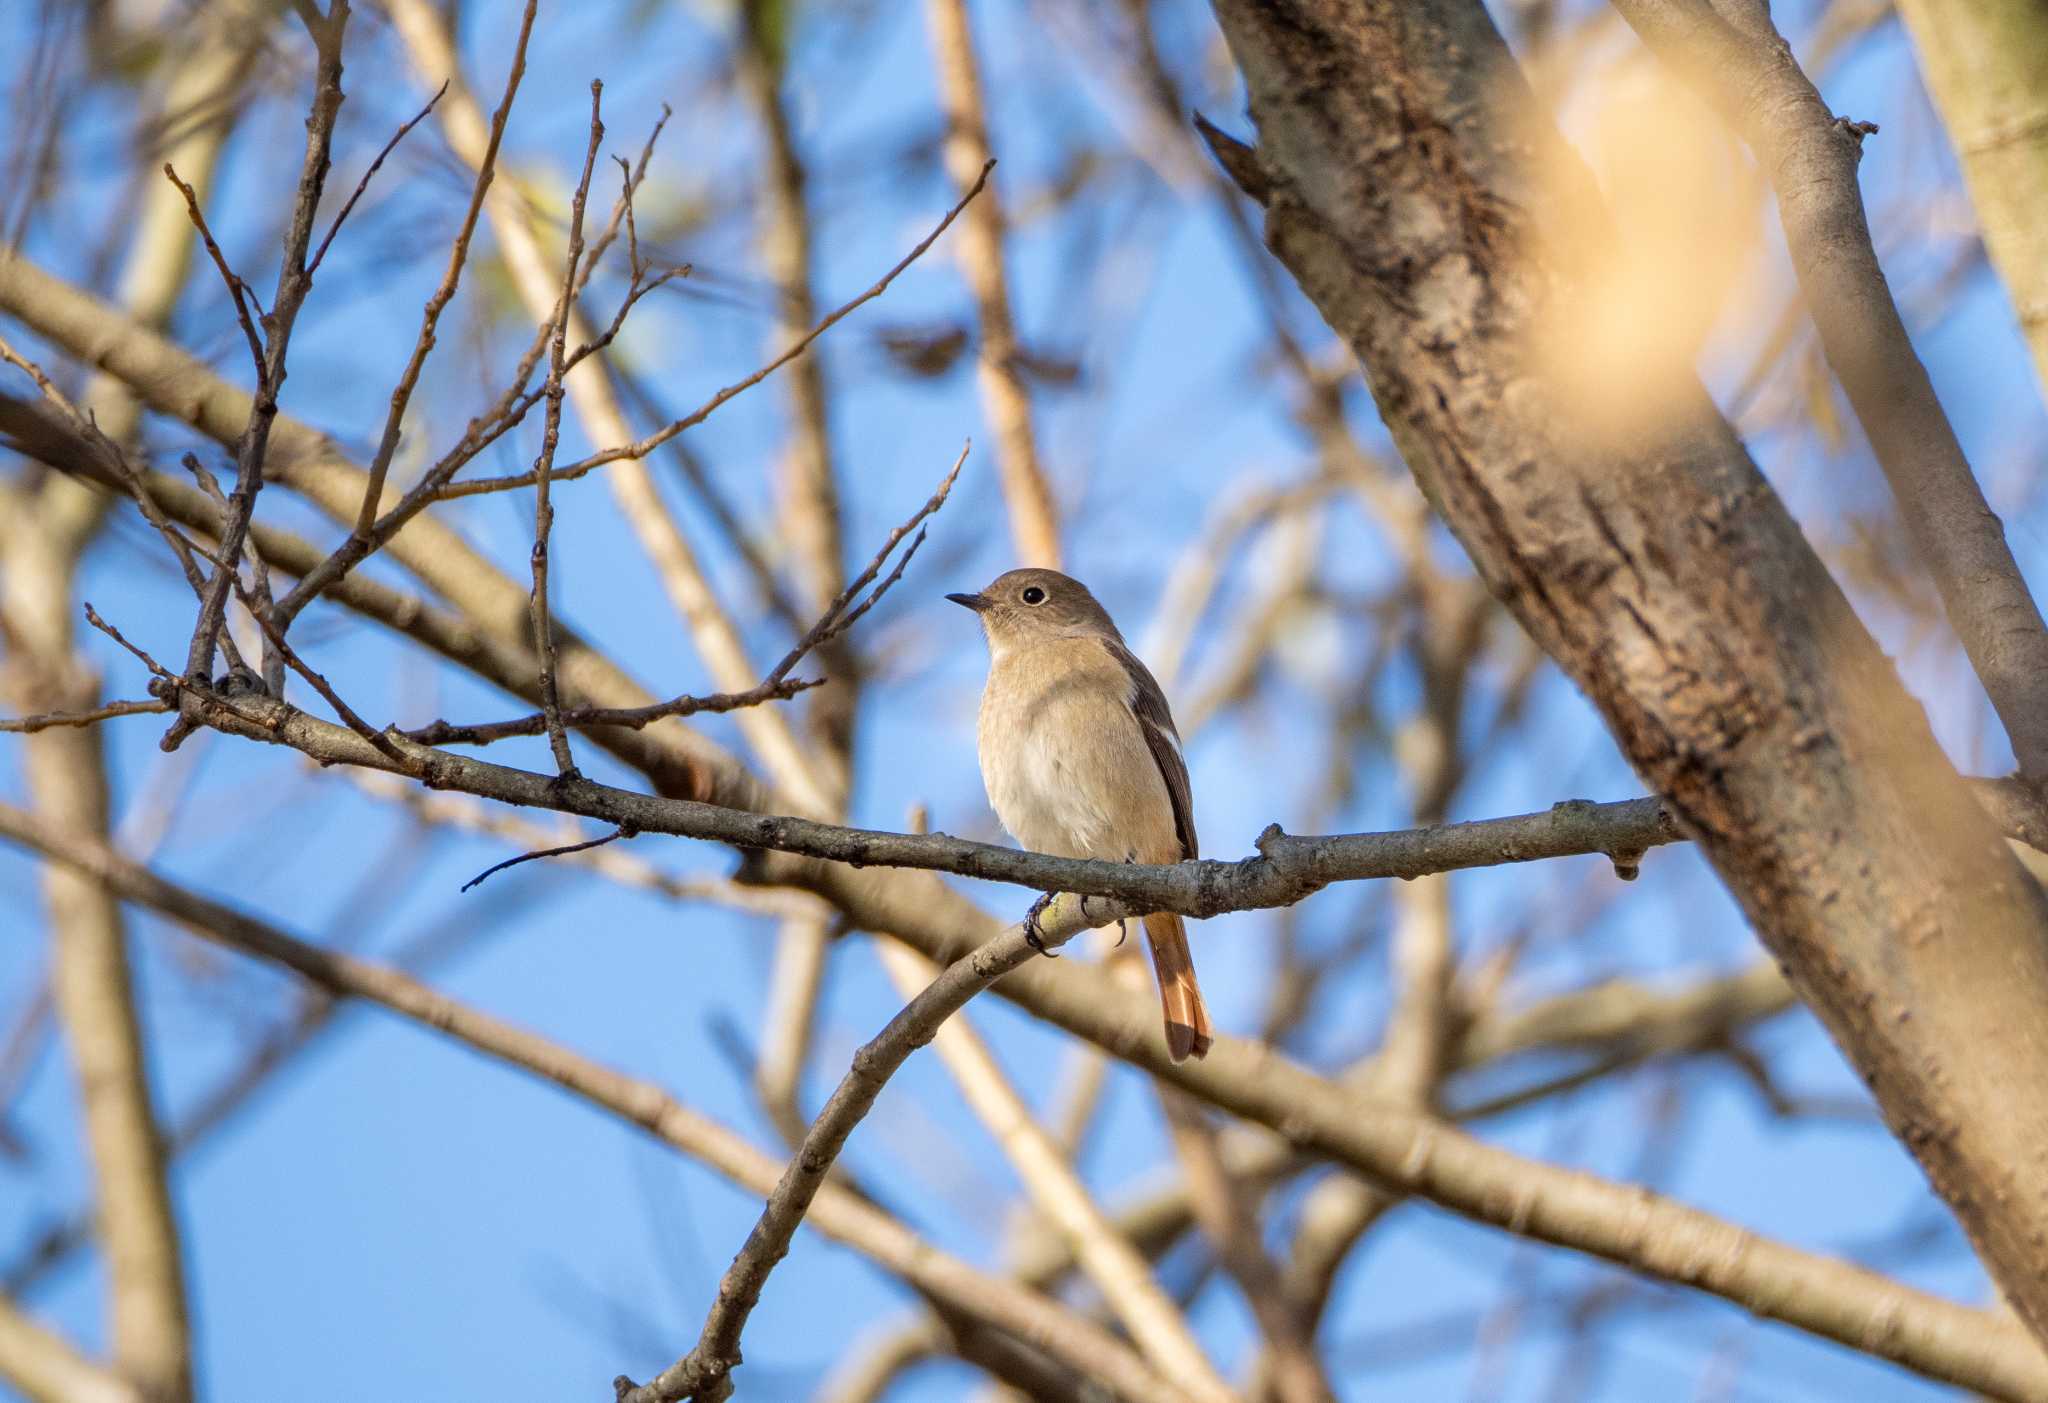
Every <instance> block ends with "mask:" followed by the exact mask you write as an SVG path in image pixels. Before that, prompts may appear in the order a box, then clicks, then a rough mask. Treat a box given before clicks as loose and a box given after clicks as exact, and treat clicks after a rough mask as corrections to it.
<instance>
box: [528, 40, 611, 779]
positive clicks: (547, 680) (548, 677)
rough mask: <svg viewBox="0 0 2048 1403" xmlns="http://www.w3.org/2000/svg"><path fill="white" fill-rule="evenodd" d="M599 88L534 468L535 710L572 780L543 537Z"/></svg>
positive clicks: (600, 129)
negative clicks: (537, 687) (537, 659)
mask: <svg viewBox="0 0 2048 1403" xmlns="http://www.w3.org/2000/svg"><path fill="white" fill-rule="evenodd" d="M603 97H604V84H603V83H602V82H601V81H599V80H598V79H595V78H593V79H591V80H590V145H589V146H588V147H587V148H586V149H585V151H584V153H583V174H582V176H581V177H580V178H579V179H578V180H577V182H576V195H575V197H574V198H573V199H572V200H571V201H570V203H569V252H568V255H567V257H566V259H565V263H566V266H565V267H564V269H563V272H562V295H561V298H560V299H559V300H558V301H557V302H556V303H555V315H554V320H553V326H554V328H555V331H554V336H553V339H552V340H551V341H550V343H549V348H548V384H547V400H548V407H547V415H546V419H545V421H544V423H545V427H544V428H543V429H542V430H541V440H540V456H539V457H537V458H535V459H534V462H533V483H534V493H533V555H532V561H533V592H532V594H531V595H530V596H529V606H530V609H531V615H532V619H533V646H534V648H535V650H536V651H538V652H539V654H540V709H541V715H542V717H543V718H544V719H545V720H546V722H547V729H548V749H549V750H551V751H552V752H554V757H555V770H556V772H557V773H559V774H561V775H562V776H563V777H564V778H567V777H569V776H572V775H574V774H576V772H577V771H576V761H575V759H574V757H573V756H571V754H570V753H569V733H568V732H567V731H566V730H564V729H563V728H562V699H561V693H560V689H559V685H558V684H557V682H556V679H555V626H554V621H553V620H552V619H551V618H549V616H548V535H549V533H550V532H552V531H553V530H554V529H555V508H554V504H553V503H552V502H551V501H550V500H549V497H548V487H549V482H550V478H551V475H552V473H553V471H554V466H555V445H556V444H558V443H559V442H560V441H561V437H562V394H563V388H562V375H563V373H564V372H563V361H564V360H565V359H566V358H567V356H568V349H569V348H568V339H569V307H570V303H571V301H572V299H573V298H574V297H575V295H576V266H577V265H578V264H579V263H581V262H582V261H583V206H584V202H585V201H586V200H587V199H588V198H589V197H590V173H591V172H592V171H593V170H595V169H596V167H597V148H598V146H599V144H600V143H601V142H603V140H604V121H603V118H602V117H601V115H600V109H601V104H602V101H603Z"/></svg>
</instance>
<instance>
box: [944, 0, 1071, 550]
mask: <svg viewBox="0 0 2048 1403" xmlns="http://www.w3.org/2000/svg"><path fill="white" fill-rule="evenodd" d="M925 12H926V15H927V18H928V22H929V23H930V25H931V31H932V47H933V49H934V50H935V51H936V54H937V58H938V69H939V87H940V92H941V94H942V96H943V101H944V104H945V110H946V146H945V160H946V169H947V171H948V173H950V174H951V175H952V177H953V179H954V181H955V182H956V183H957V184H959V185H960V186H961V187H962V188H963V189H966V190H967V191H968V194H969V196H970V197H971V196H972V194H973V192H974V190H976V189H979V188H980V187H981V183H982V182H983V181H985V180H987V179H988V173H989V168H990V167H991V166H993V165H994V164H995V161H994V159H993V157H992V156H991V153H990V143H989V135H988V114H987V110H986V106H985V104H984V103H983V101H982V94H981V73H980V70H979V67H978V65H977V64H976V62H975V56H974V27H973V23H972V21H971V20H970V19H969V17H968V13H967V5H966V3H965V0H929V3H928V4H927V6H926V11H925ZM1003 234H1004V222H1003V211H1002V204H1001V202H1000V201H999V200H998V198H997V196H996V192H995V191H993V190H991V191H989V192H988V197H987V198H986V199H984V200H982V201H981V202H980V203H979V204H977V205H975V207H974V208H973V209H972V210H970V211H969V212H968V215H967V225H966V227H965V228H964V229H962V230H961V231H960V268H961V271H962V272H963V273H965V274H966V277H967V285H968V286H969V287H970V288H972V289H973V291H974V300H975V304H976V306H977V308H978V309H979V314H980V319H981V346H980V355H979V356H978V357H976V362H975V369H976V371H977V376H976V378H977V379H978V380H979V382H980V384H981V399H982V404H983V406H984V408H985V409H986V411H987V413H988V418H989V422H990V424H991V425H993V426H994V428H995V435H996V467H997V469H998V471H999V474H1000V477H1001V479H1002V484H1003V499H1004V501H1005V502H1006V503H1007V504H1008V506H1009V509H1010V537H1011V540H1012V541H1014V542H1015V544H1016V548H1017V559H1018V560H1019V561H1021V562H1022V563H1024V564H1026V565H1041V566H1045V567H1048V568H1050V569H1055V570H1056V569H1058V568H1059V564H1060V519H1059V505H1058V503H1057V502H1055V501H1054V500H1053V494H1052V487H1051V486H1050V484H1048V483H1047V482H1046V479H1045V468H1044V466H1043V465H1042V464H1041V463H1040V462H1039V459H1038V442H1037V439H1036V437H1035V436H1034V435H1033V433H1032V430H1031V397H1030V395H1029V394H1028V393H1027V392H1026V391H1025V388H1024V381H1023V378H1022V376H1021V375H1020V374H1019V373H1018V364H1019V362H1020V361H1021V360H1022V359H1023V355H1022V348H1021V347H1020V346H1019V345H1018V344H1017V326H1016V321H1015V319H1014V318H1013V317H1012V316H1011V314H1010V291H1009V286H1008V278H1007V276H1006V275H1005V273H1004V271H1003Z"/></svg>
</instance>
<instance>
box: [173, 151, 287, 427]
mask: <svg viewBox="0 0 2048 1403" xmlns="http://www.w3.org/2000/svg"><path fill="white" fill-rule="evenodd" d="M164 179H166V180H168V181H170V182H171V184H173V185H175V186H177V187H178V193H179V194H181V195H183V196H184V197H185V209H186V212H187V213H189V214H190V215H191V216H192V223H193V225H194V227H196V228H197V229H198V230H199V238H200V240H201V241H202V242H203V243H204V244H205V245H206V253H207V256H208V257H209V258H211V259H212V260H213V266H214V267H215V268H216V269H218V270H219V272H220V280H221V281H222V282H224V283H226V284H227V285H228V295H229V296H230V297H232V298H234V300H235V320H236V321H238V322H240V323H241V325H242V336H243V338H244V339H245V340H247V341H248V343H249V359H250V360H251V361H253V362H254V363H255V365H256V393H257V394H258V395H261V394H262V393H263V392H264V390H265V389H266V388H267V387H268V386H269V383H270V368H269V367H268V366H267V365H265V364H264V361H263V338H262V337H261V336H259V335H257V334H256V323H255V322H254V321H253V320H251V319H250V316H249V299H250V298H251V297H252V296H253V295H254V294H252V293H251V292H250V291H249V285H248V284H247V283H245V282H243V281H242V278H241V275H240V274H239V273H237V272H235V270H234V269H232V268H230V267H229V266H228V260H227V255H225V254H223V253H222V252H221V251H220V245H219V244H218V243H216V242H214V238H213V230H211V229H209V228H207V227H206V216H205V215H204V214H203V213H201V212H200V209H199V194H198V192H197V191H195V190H194V189H193V188H192V187H191V186H189V185H187V184H186V183H185V182H184V181H182V180H180V179H179V178H178V172H177V171H176V170H175V169H173V168H172V166H171V163H170V162H169V161H166V162H164Z"/></svg>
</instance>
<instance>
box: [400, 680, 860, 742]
mask: <svg viewBox="0 0 2048 1403" xmlns="http://www.w3.org/2000/svg"><path fill="white" fill-rule="evenodd" d="M824 685H825V683H824V680H823V679H822V678H815V677H813V678H803V677H798V678H790V679H784V680H781V681H775V682H763V683H762V684H761V685H760V686H758V687H752V688H749V689H748V690H747V691H744V692H713V693H712V694H711V695H710V696H708V697H691V696H681V697H671V698H670V699H669V700H667V701H665V702H656V703H654V705H652V706H610V707H607V706H572V707H566V708H564V709H563V711H562V713H561V720H562V724H563V725H565V726H575V727H578V728H583V727H590V726H624V727H626V728H628V729H629V730H636V731H637V730H639V729H640V728H641V727H643V726H651V725H653V724H654V723H655V722H656V721H665V720H667V719H668V718H669V717H671V716H695V715H696V714H697V713H699V712H707V713H712V714H716V713H718V712H725V711H740V710H743V709H744V708H746V707H750V706H760V705H762V704H764V703H766V702H771V701H782V700H784V699H786V698H788V697H793V696H795V695H797V694H798V693H799V692H807V691H809V690H810V689H811V688H813V687H822V686H824ZM546 730H547V717H546V715H545V714H543V713H542V712H538V711H536V712H533V713H532V714H531V715H528V716H515V717H513V718H512V719H510V720H509V721H480V722H477V723H475V724H473V725H456V724H454V723H453V722H449V721H436V722H434V723H433V724H431V725H427V726H419V727H415V728H414V729H413V730H410V731H401V732H399V734H400V735H402V736H404V737H405V738H406V739H407V740H411V741H417V742H419V744H421V745H489V744H490V743H491V742H492V741H499V740H505V739H507V738H508V737H511V736H537V735H541V734H543V733H544V732H545V731H546Z"/></svg>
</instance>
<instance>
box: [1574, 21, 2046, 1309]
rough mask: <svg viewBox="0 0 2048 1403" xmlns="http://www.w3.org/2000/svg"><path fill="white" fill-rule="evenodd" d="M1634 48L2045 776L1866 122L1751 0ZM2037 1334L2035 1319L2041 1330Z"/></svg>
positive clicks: (2010, 569)
mask: <svg viewBox="0 0 2048 1403" xmlns="http://www.w3.org/2000/svg"><path fill="white" fill-rule="evenodd" d="M1614 7H1615V9H1616V10H1618V11H1620V13H1621V16H1622V18H1623V19H1625V20H1627V21H1628V23H1629V25H1630V27H1631V28H1633V29H1634V30H1635V31H1636V33H1637V35H1638V36H1639V37H1640V38H1641V39H1642V41H1643V43H1644V44H1645V45H1646V46H1647V47H1649V48H1650V49H1651V50H1652V51H1653V52H1655V53H1656V54H1657V55H1658V56H1659V57H1660V58H1662V59H1663V60H1664V61H1665V62H1667V63H1669V64H1670V65H1671V66H1672V67H1674V68H1676V69H1678V70H1679V71H1680V72H1682V73H1684V74H1686V75H1687V76H1688V77H1689V78H1690V79H1691V80H1692V81H1693V82H1694V84H1695V85H1697V86H1698V87H1699V88H1700V89H1701V90H1702V91H1703V92H1704V93H1705V94H1706V96H1707V97H1708V99H1709V100H1710V101H1712V102H1714V103H1715V104H1716V105H1717V106H1719V107H1720V109H1721V111H1722V112H1723V113H1724V114H1725V115H1726V116H1727V117H1728V119H1729V121H1730V123H1731V124H1732V125H1733V126H1734V127H1735V129H1736V130H1737V131H1739V132H1740V133H1741V134H1742V136H1743V139H1744V140H1745V141H1747V142H1748V143H1749V146H1750V148H1751V150H1753V151H1754V152H1755V153H1756V158H1757V162H1758V164H1760V165H1761V166H1763V168H1764V169H1765V170H1766V171H1767V172H1768V173H1769V175H1770V178H1771V184H1772V186H1773V188H1775V189H1776V191H1777V194H1778V217H1779V220H1780V222H1781V223H1782V224H1783V225H1784V229H1785V242H1786V244H1787V246H1788V247H1789V248H1790V250H1791V254H1792V266H1793V270H1794V271H1795V272H1796V273H1797V274H1798V277H1799V287H1800V291H1801V293H1802V294H1803V295H1804V301H1805V304H1806V307H1807V309H1808V310H1809V311H1810V312H1811V313H1812V315H1813V324H1814V329H1815V330H1816V331H1818V332H1819V333H1820V341H1821V347H1822V350H1823V351H1824V352H1825V353H1826V355H1827V359H1828V364H1829V365H1830V366H1832V367H1833V368H1834V372H1835V376H1836V378H1837V379H1839V380H1840V381H1841V382H1842V389H1843V391H1844V392H1845V393H1846V394H1847V395H1848V397H1849V403H1850V405H1851V407H1853V408H1854V409H1855V411H1856V418H1857V421H1858V422H1859V423H1861V424H1862V425H1863V431H1864V433H1865V434H1867V435H1868V436H1869V438H1870V446H1871V448H1872V449H1873V450H1874V451H1875V453H1876V454H1877V461H1878V464H1879V465H1880V466H1881V467H1882V468H1883V469H1884V475H1885V480H1886V481H1887V482H1888V483H1890V484H1891V489H1892V496H1893V498H1894V499H1895V500H1896V501H1897V502H1898V505H1899V514H1900V515H1901V516H1902V517H1903V518H1904V519H1905V523H1906V529H1907V530H1908V531H1909V532H1910V533H1911V534H1912V537H1913V542H1914V544H1915V545H1916V546H1917V547H1918V548H1919V554H1920V559H1921V561H1922V562H1923V563H1924V564H1925V565H1926V567H1927V570H1928V573H1929V574H1930V575H1932V576H1933V578H1934V584H1935V587H1936V588H1937V589H1938V590H1939V591H1940V592H1941V601H1942V605H1943V607H1944V608H1945V610H1946V611H1947V613H1948V619H1949V623H1950V624H1951V625H1952V626H1953V627H1954V628H1955V631H1956V634H1957V636H1958V637H1959V638H1961V639H1962V643H1963V650H1964V651H1965V652H1966V653H1968V654H1969V657H1970V664H1971V666H1972V667H1974V668H1975V669H1976V672H1977V676H1978V679H1979V680H1980V681H1981V682H1982V683H1983V684H1984V690H1985V691H1986V692H1987V693H1988V694H1989V695H1990V698H1991V705H1992V706H1993V707H1994V708H1996V710H1997V712H1998V716H1999V719H2000V720H2001V721H2002V722H2004V723H2005V730H2006V735H2007V736H2008V737H2010V739H2011V741H2012V748H2013V753H2014V755H2015V756H2016V757H2017V758H2018V760H2019V767H2020V773H2021V774H2023V775H2025V776H2027V777H2028V778H2030V779H2035V780H2040V779H2044V778H2048V704H2044V703H2048V691H2044V686H2048V684H2044V680H2043V679H2048V623H2044V622H2043V620H2042V618H2041V611H2040V608H2039V606H2038V605H2037V604H2036V603H2035V602H2034V597H2033V595H2032V594H2031V593H2030V592H2029V591H2028V589H2027V584H2026V580H2025V579H2024V578H2023V577H2022V576H2021V574H2020V569H2019V565H2018V563H2017V562H2016V561H2015V560H2014V559H2013V555H2012V549H2011V547H2010V546H2009V545H2007V543H2006V539H2005V528H2004V527H2003V526H2002V525H2001V524H2000V522H1999V519H1998V515H1997V513H1995V512H1993V511H1992V510H1991V506H1990V504H1989V503H1988V502H1987V501H1985V499H1984V491H1983V488H1982V487H1980V486H1979V485H1978V482H1977V478H1976V474H1974V473H1973V472H1972V471H1971V470H1970V464H1969V460H1968V459H1967V458H1965V457H1964V456H1963V449H1962V445H1961V444H1960V443H1958V442H1957V440H1956V435H1955V430H1954V428H1952V427H1951V426H1950V424H1949V420H1948V415H1947V413H1946V412H1945V411H1944V410H1943V409H1942V406H1941V401H1940V400H1939V399H1938V398H1936V396H1935V393H1934V385H1933V383H1932V382H1931V381H1929V379H1928V378H1927V369H1926V367H1925V366H1923V365H1922V364H1921V363H1920V358H1919V356H1918V355H1917V354H1916V353H1915V352H1914V350H1913V343H1912V340H1911V338H1910V337H1909V336H1908V335H1907V333H1906V326H1905V323H1904V322H1903V321H1901V320H1900V318H1899V309H1898V306H1897V304H1896V303H1895V302H1894V301H1893V300H1892V294H1891V288H1890V285H1889V284H1888V283H1887V282H1886V281H1885V276H1884V269H1883V267H1882V266H1881V265H1880V264H1879V263H1878V260H1877V250H1876V249H1875V247H1873V245H1872V243H1871V239H1870V224H1869V222H1868V220H1867V219H1866V218H1865V217H1864V211H1863V197H1862V192H1861V191H1860V190H1859V189H1858V186H1857V182H1856V167H1857V164H1858V163H1859V162H1860V161H1861V160H1862V155H1863V138H1864V136H1865V135H1867V134H1868V133H1870V132H1874V131H1875V130H1876V128H1875V127H1874V126H1871V125H1870V124H1869V123H1858V122H1848V121H1845V120H1844V119H1841V118H1837V117H1835V116H1834V115H1833V114H1832V113H1830V112H1829V111H1828V108H1827V104H1826V103H1825V102H1823V101H1822V100H1821V96H1820V93H1819V92H1818V91H1816V90H1815V88H1814V86H1813V83H1812V82H1811V81H1810V80H1809V79H1808V78H1807V76H1806V74H1805V73H1804V72H1803V71H1801V69H1800V67H1799V61H1798V60H1797V59H1796V58H1795V57H1794V56H1793V54H1792V49H1791V46H1790V45H1788V44H1787V43H1786V42H1785V41H1784V39H1783V38H1781V37H1780V36H1779V34H1778V32H1777V30H1776V29H1775V28H1774V27H1773V26H1772V24H1771V18H1770V11H1769V8H1768V6H1767V5H1766V4H1764V3H1762V2H1761V0H1740V2H1739V3H1737V4H1735V5H1732V6H1729V7H1727V8H1728V9H1729V10H1730V11H1731V12H1733V13H1734V14H1735V17H1734V18H1732V19H1731V18H1724V17H1723V15H1721V14H1719V13H1717V12H1716V11H1715V10H1714V9H1713V8H1712V7H1711V6H1709V5H1707V4H1705V3H1704V0H1615V6H1614ZM2043 1328H2044V1329H2048V1324H2044V1327H2043Z"/></svg>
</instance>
